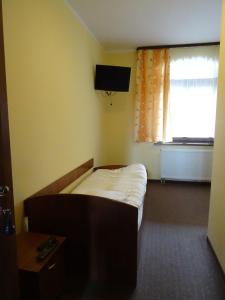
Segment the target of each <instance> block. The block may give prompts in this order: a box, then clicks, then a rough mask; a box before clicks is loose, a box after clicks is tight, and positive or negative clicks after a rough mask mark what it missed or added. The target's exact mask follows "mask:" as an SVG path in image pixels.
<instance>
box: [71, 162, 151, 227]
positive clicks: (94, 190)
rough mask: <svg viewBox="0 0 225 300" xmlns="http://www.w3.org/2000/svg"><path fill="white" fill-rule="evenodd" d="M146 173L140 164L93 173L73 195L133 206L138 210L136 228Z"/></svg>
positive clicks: (139, 219)
mask: <svg viewBox="0 0 225 300" xmlns="http://www.w3.org/2000/svg"><path fill="white" fill-rule="evenodd" d="M146 184H147V173H146V169H145V167H144V166H143V165H142V164H132V165H129V166H127V167H124V168H120V169H115V170H107V169H99V170H97V171H95V172H93V173H92V174H91V175H90V176H89V177H87V178H86V179H85V180H84V181H83V182H82V183H80V184H79V185H78V186H77V187H76V188H75V189H74V190H73V191H72V193H73V194H85V195H94V196H100V197H105V198H109V199H112V200H116V201H120V202H123V203H127V204H130V205H133V206H135V207H137V208H138V228H139V227H140V224H141V219H142V210H143V201H144V195H145V192H146Z"/></svg>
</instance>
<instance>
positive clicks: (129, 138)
mask: <svg viewBox="0 0 225 300" xmlns="http://www.w3.org/2000/svg"><path fill="white" fill-rule="evenodd" d="M105 63H107V64H112V65H120V66H130V67H132V73H131V82H130V90H129V93H116V94H115V96H112V97H109V98H111V99H112V106H110V99H107V98H106V97H105V98H106V99H105V103H104V113H103V115H104V124H105V126H104V128H105V129H104V141H105V143H104V145H105V147H106V149H105V151H106V153H107V157H106V158H105V159H106V163H114V164H127V163H134V162H140V163H143V164H144V165H145V166H146V168H147V170H148V176H149V177H150V178H152V179H159V178H160V149H161V148H164V149H165V148H168V147H169V148H170V149H171V146H160V145H154V144H152V143H135V142H134V107H135V75H136V51H129V52H108V53H106V54H105ZM102 101H103V100H102ZM185 148H191V149H205V148H206V149H209V147H198V146H196V147H193V146H186V147H184V146H173V149H185ZM210 148H212V147H210Z"/></svg>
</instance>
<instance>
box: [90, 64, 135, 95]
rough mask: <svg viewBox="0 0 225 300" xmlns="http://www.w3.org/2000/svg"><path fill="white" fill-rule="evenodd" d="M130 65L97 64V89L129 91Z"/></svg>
mask: <svg viewBox="0 0 225 300" xmlns="http://www.w3.org/2000/svg"><path fill="white" fill-rule="evenodd" d="M130 71H131V68H129V67H119V66H109V65H96V73H95V89H96V90H102V91H114V92H128V91H129V84H130Z"/></svg>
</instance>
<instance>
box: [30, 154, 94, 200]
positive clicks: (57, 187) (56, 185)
mask: <svg viewBox="0 0 225 300" xmlns="http://www.w3.org/2000/svg"><path fill="white" fill-rule="evenodd" d="M93 166H94V159H93V158H92V159H90V160H88V161H86V162H85V163H83V164H82V165H80V166H79V167H77V168H75V169H74V170H72V171H70V172H69V173H67V174H65V175H64V176H62V177H60V178H59V179H57V180H55V181H54V182H52V183H50V184H49V185H47V186H46V187H44V188H43V189H41V190H40V191H38V192H36V193H35V194H33V195H32V196H31V197H37V196H43V195H51V194H57V193H59V192H61V191H62V190H63V189H64V188H66V187H67V186H68V185H69V184H71V183H72V182H74V181H75V180H76V179H78V178H79V177H80V176H81V175H83V174H84V173H86V172H87V171H88V170H90V169H91V168H93Z"/></svg>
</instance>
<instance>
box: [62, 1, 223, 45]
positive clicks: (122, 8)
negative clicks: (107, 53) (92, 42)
mask: <svg viewBox="0 0 225 300" xmlns="http://www.w3.org/2000/svg"><path fill="white" fill-rule="evenodd" d="M67 1H68V2H69V4H70V5H71V7H72V8H73V9H74V10H75V12H76V14H78V16H79V17H80V18H81V19H82V20H83V22H84V23H85V24H86V26H87V27H88V29H89V30H90V31H91V32H92V33H93V35H94V36H95V37H96V39H97V40H98V41H99V42H100V43H101V44H102V45H103V47H104V48H105V49H106V50H128V49H135V48H136V47H138V46H144V45H168V44H184V43H185V44H189V43H203V42H214V41H219V39H220V20H221V16H220V15H221V5H222V4H221V2H222V0H67Z"/></svg>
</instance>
